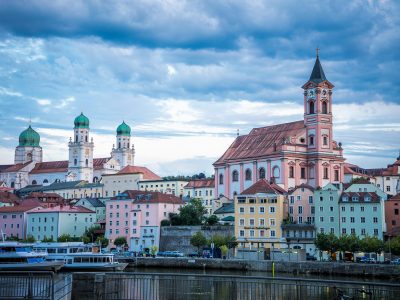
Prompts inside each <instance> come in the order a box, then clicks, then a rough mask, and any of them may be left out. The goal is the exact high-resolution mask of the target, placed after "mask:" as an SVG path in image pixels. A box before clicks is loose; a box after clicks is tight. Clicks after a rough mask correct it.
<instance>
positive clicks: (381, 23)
mask: <svg viewBox="0 0 400 300" xmlns="http://www.w3.org/2000/svg"><path fill="white" fill-rule="evenodd" d="M300 2H301V1H298V0H293V1H291V0H287V1H282V0H276V1H273V0H270V1H257V0H251V1H243V0H237V1H228V0H226V1H214V0H211V1H206V0H199V1H195V0H190V1H174V0H163V1H104V2H102V1H97V0H96V1H94V0H93V1H88V0H86V1H78V0H75V1H67V0H65V1H59V0H48V1H46V0H31V1H0V163H4V164H5V163H10V162H12V161H13V151H14V147H15V146H16V145H17V143H18V135H19V133H20V132H21V131H22V130H23V129H25V128H26V127H27V125H28V123H29V119H31V120H32V125H33V127H34V128H35V129H36V130H37V131H38V132H39V133H40V135H41V146H42V147H43V150H44V159H45V160H62V159H67V158H68V152H67V141H68V139H69V137H70V136H71V132H72V127H73V119H74V117H75V116H76V115H78V114H79V113H80V112H81V111H82V112H84V113H85V114H86V115H87V116H88V117H89V119H90V127H91V131H92V136H93V138H94V141H95V156H96V157H103V156H108V155H109V152H110V150H111V148H112V144H113V143H114V140H115V137H114V136H115V129H116V127H117V126H118V124H119V123H121V122H122V120H125V121H126V122H127V123H128V124H129V125H130V126H131V127H132V133H133V142H134V144H135V148H136V164H138V165H145V166H148V167H150V168H152V169H153V170H154V171H156V172H157V173H159V174H160V175H174V174H193V173H196V172H202V171H205V172H206V173H207V174H211V172H212V162H213V161H215V160H216V159H217V158H218V157H219V156H220V155H222V154H223V152H224V151H225V150H226V148H227V147H228V146H229V145H230V143H231V142H232V141H233V140H234V138H235V136H236V131H237V129H239V130H240V133H241V134H246V133H248V132H249V130H250V129H251V128H253V127H259V126H266V125H269V124H275V123H282V122H287V121H296V120H300V119H302V113H303V106H302V102H303V97H302V90H301V86H302V84H304V83H305V82H306V81H307V79H308V77H309V75H310V73H311V70H312V67H313V64H314V60H315V48H316V47H319V48H320V49H321V50H320V57H321V61H322V64H323V67H324V71H325V74H326V76H327V78H328V79H329V80H330V81H331V82H332V83H333V84H334V85H335V86H336V87H335V90H334V117H335V118H334V128H335V132H334V135H335V136H334V138H335V140H337V141H341V142H342V143H343V147H344V149H345V156H346V158H347V161H349V162H352V163H356V164H360V165H361V166H364V167H383V166H385V165H386V164H388V163H391V162H393V161H394V159H395V158H396V157H397V156H398V153H399V148H400V96H399V94H400V74H399V70H400V16H399V13H398V12H399V11H400V1H388V0H382V1H373V0H370V1H366V0H352V1H347V0H346V1H321V0H318V1H314V0H309V1H303V3H300Z"/></svg>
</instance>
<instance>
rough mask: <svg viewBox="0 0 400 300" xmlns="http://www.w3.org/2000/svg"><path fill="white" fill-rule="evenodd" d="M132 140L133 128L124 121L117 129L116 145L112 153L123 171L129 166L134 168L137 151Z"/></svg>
mask: <svg viewBox="0 0 400 300" xmlns="http://www.w3.org/2000/svg"><path fill="white" fill-rule="evenodd" d="M130 140H131V128H130V127H129V125H127V124H126V123H125V121H124V122H122V124H120V125H119V126H118V128H117V139H116V145H115V147H113V149H112V152H111V156H112V157H113V158H114V159H116V160H117V161H118V162H119V164H120V167H121V169H122V168H124V167H126V166H128V165H131V166H133V163H134V157H135V149H134V146H133V144H132V145H131V143H130Z"/></svg>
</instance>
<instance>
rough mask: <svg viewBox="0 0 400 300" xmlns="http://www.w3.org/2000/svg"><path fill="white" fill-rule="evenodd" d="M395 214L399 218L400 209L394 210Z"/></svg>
mask: <svg viewBox="0 0 400 300" xmlns="http://www.w3.org/2000/svg"><path fill="white" fill-rule="evenodd" d="M394 214H395V215H396V216H397V215H399V209H398V208H395V209H394Z"/></svg>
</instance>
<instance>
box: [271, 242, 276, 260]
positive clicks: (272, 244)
mask: <svg viewBox="0 0 400 300" xmlns="http://www.w3.org/2000/svg"><path fill="white" fill-rule="evenodd" d="M271 246H272V260H274V250H275V248H274V246H275V244H274V243H271Z"/></svg>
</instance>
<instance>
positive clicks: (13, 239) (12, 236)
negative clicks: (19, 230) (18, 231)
mask: <svg viewBox="0 0 400 300" xmlns="http://www.w3.org/2000/svg"><path fill="white" fill-rule="evenodd" d="M6 240H7V241H19V238H18V237H17V236H15V235H11V236H8V237H6Z"/></svg>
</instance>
